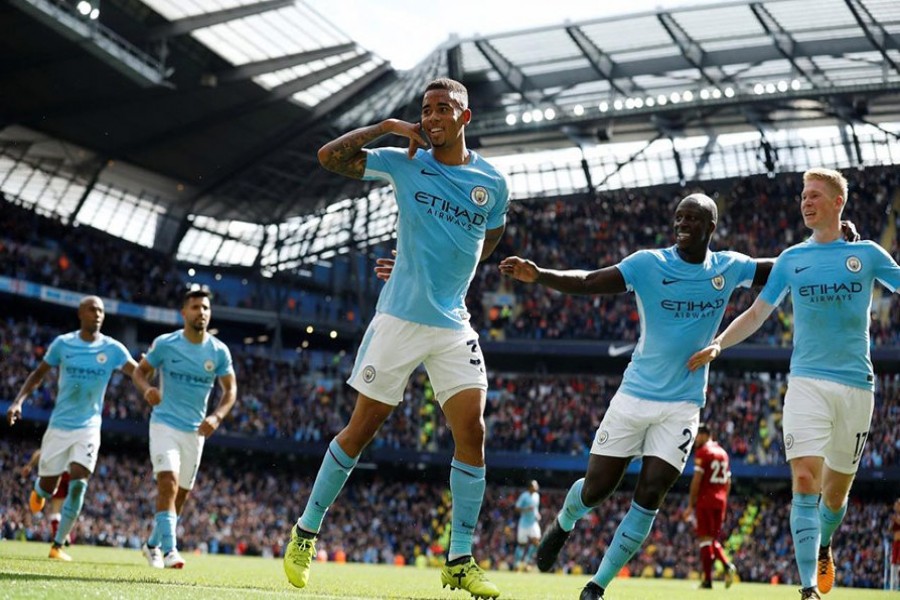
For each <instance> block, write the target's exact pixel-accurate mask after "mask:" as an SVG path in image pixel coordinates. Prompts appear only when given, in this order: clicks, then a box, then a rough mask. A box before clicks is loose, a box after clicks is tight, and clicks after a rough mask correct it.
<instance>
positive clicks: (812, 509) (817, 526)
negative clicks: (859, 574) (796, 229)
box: [688, 168, 900, 600]
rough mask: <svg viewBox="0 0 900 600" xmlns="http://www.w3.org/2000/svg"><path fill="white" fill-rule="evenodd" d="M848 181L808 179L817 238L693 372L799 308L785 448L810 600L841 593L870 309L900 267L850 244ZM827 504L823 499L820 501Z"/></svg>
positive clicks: (697, 360)
mask: <svg viewBox="0 0 900 600" xmlns="http://www.w3.org/2000/svg"><path fill="white" fill-rule="evenodd" d="M846 204H847V180H846V179H844V176H843V175H841V174H840V173H839V172H837V171H834V170H831V169H822V168H816V169H810V170H809V171H807V172H806V173H804V174H803V191H802V192H801V200H800V211H801V213H802V215H803V223H804V224H805V225H806V226H807V227H808V228H809V229H811V230H812V232H813V234H812V236H811V237H810V238H809V239H807V240H806V241H804V242H802V243H800V244H796V245H794V246H791V247H790V248H788V249H787V250H785V251H784V252H782V253H781V256H779V257H778V260H777V261H776V263H775V266H774V268H773V269H772V274H771V276H770V277H769V281H768V283H767V284H766V287H765V288H763V290H762V292H760V294H759V297H758V298H757V299H756V300H755V301H754V302H753V304H752V305H751V306H750V307H749V308H748V309H747V310H746V311H744V312H743V313H741V314H740V315H739V316H738V317H737V318H735V320H734V321H732V322H731V324H730V325H728V327H727V328H726V329H725V331H723V332H722V333H721V334H719V335H718V336H717V337H716V338H715V339H714V340H713V341H712V343H711V344H709V345H708V346H707V347H706V348H704V349H703V350H700V351H699V352H697V353H696V354H694V355H693V356H692V357H691V358H690V360H689V362H688V368H690V369H692V370H694V369H700V368H706V365H707V364H708V363H709V362H710V361H712V360H714V359H715V358H716V357H718V356H719V354H720V353H721V351H722V350H723V349H725V348H728V347H730V346H733V345H734V344H737V343H739V342H741V341H742V340H744V339H746V338H747V337H749V336H750V335H752V334H753V332H755V331H756V330H757V329H759V328H760V327H761V326H762V324H763V322H764V321H765V320H766V318H768V316H769V315H770V314H771V313H772V311H773V310H774V309H775V306H776V305H778V304H779V303H780V302H781V301H782V300H783V299H784V297H785V296H786V295H787V293H788V292H790V294H791V301H792V304H793V306H794V350H793V352H792V354H791V367H790V379H789V380H788V387H787V392H786V393H785V397H784V420H783V426H782V429H783V431H784V449H785V454H786V456H787V460H788V462H789V463H790V466H791V478H792V488H793V502H792V503H791V519H790V521H791V533H792V535H793V539H794V556H795V559H796V562H797V570H798V571H799V573H800V582H801V585H802V586H803V589H802V590H801V598H803V599H804V600H805V599H808V598H820V597H821V596H820V593H822V594H827V593H828V592H829V591H831V588H832V586H833V585H834V578H835V570H834V558H833V556H832V552H831V537H832V534H833V533H834V532H835V531H836V530H837V528H838V526H839V525H840V524H841V521H842V520H843V519H844V515H845V514H846V512H847V499H848V496H849V493H850V487H851V485H852V484H853V478H854V476H855V475H856V471H857V469H858V468H859V459H860V457H862V453H863V449H864V448H865V444H866V438H867V437H868V435H869V425H870V422H871V420H872V411H873V409H874V406H875V394H874V383H875V375H874V373H873V371H872V360H871V358H870V356H869V309H870V308H871V306H872V290H873V287H874V283H875V281H876V280H877V281H879V282H881V283H882V284H883V285H884V286H885V287H887V288H888V289H889V290H891V291H892V292H893V291H894V290H896V289H897V287H898V286H900V267H898V266H897V263H896V262H894V259H893V258H891V256H890V255H889V254H888V253H887V252H885V251H884V250H883V249H882V248H881V247H880V246H879V245H878V244H876V243H874V242H871V241H867V240H866V241H862V242H859V243H854V244H848V243H847V242H846V241H844V240H843V239H841V225H840V218H841V213H842V212H843V210H844V207H845V206H846ZM820 495H821V500H820Z"/></svg>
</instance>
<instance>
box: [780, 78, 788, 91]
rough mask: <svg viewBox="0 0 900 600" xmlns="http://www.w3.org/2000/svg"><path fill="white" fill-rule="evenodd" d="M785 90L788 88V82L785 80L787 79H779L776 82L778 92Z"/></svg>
mask: <svg viewBox="0 0 900 600" xmlns="http://www.w3.org/2000/svg"><path fill="white" fill-rule="evenodd" d="M787 90H788V82H787V81H784V80H782V81H779V82H778V91H779V92H786V91H787Z"/></svg>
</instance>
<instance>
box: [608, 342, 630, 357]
mask: <svg viewBox="0 0 900 600" xmlns="http://www.w3.org/2000/svg"><path fill="white" fill-rule="evenodd" d="M632 350H634V344H622V345H621V346H616V345H615V344H610V345H609V355H610V356H622V355H623V354H628V353H629V352H631V351H632Z"/></svg>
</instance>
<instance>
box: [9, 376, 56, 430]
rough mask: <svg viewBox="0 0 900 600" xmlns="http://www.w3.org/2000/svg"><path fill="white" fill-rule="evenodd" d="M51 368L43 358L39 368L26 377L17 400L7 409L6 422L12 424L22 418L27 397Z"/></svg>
mask: <svg viewBox="0 0 900 600" xmlns="http://www.w3.org/2000/svg"><path fill="white" fill-rule="evenodd" d="M50 369H51V367H50V365H49V364H47V363H46V362H45V361H43V360H42V361H41V362H40V363H39V364H38V366H37V368H35V370H34V371H32V372H31V373H29V374H28V377H26V378H25V383H23V384H22V389H20V390H19V393H18V394H16V398H15V400H13V401H12V404H10V405H9V408H8V409H7V410H6V422H7V423H9V425H10V426H13V425H15V424H16V421H18V420H19V419H21V418H22V405H23V404H25V399H26V398H28V396H30V395H31V393H32V392H33V391H34V390H36V389H37V387H38V386H39V385H41V382H42V381H43V380H44V376H45V375H47V373H49V372H50Z"/></svg>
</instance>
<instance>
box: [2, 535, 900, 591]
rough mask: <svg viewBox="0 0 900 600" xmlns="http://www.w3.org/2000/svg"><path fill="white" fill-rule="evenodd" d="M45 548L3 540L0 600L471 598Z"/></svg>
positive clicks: (371, 580) (329, 577) (500, 577)
mask: <svg viewBox="0 0 900 600" xmlns="http://www.w3.org/2000/svg"><path fill="white" fill-rule="evenodd" d="M48 550H49V544H44V543H35V542H31V543H28V542H11V541H6V540H4V541H0V598H40V599H44V598H51V599H52V598H61V599H65V600H73V599H75V598H128V599H131V598H135V599H140V598H146V599H151V598H152V599H159V598H166V599H169V600H189V599H194V598H197V599H200V598H202V599H204V600H206V599H209V598H216V599H217V600H219V599H228V598H240V599H242V600H246V599H251V598H298V599H303V600H307V599H308V600H313V599H335V600H337V599H341V600H354V599H358V598H360V599H361V598H417V599H418V598H422V599H429V600H430V599H434V600H440V599H446V600H454V599H456V600H467V599H468V598H469V595H468V594H467V593H465V592H462V591H459V590H457V591H454V592H451V591H450V589H449V588H447V589H446V590H445V589H442V588H441V585H440V573H439V571H438V570H437V569H433V568H432V569H417V568H415V567H394V566H384V565H380V566H373V565H358V564H346V565H339V564H334V563H316V564H313V569H312V574H311V576H310V582H309V586H308V587H307V588H305V589H303V590H298V589H295V588H293V587H291V585H290V584H289V583H288V582H287V579H285V577H284V573H283V572H282V569H281V560H280V559H266V558H253V557H237V556H220V555H217V556H209V555H192V554H186V555H185V560H186V561H187V565H186V567H185V569H184V570H182V571H174V570H172V571H163V570H156V569H151V568H150V567H148V566H147V563H146V562H144V558H143V556H142V555H141V553H140V552H139V551H137V550H121V549H115V548H98V547H92V546H78V545H76V546H72V547H71V548H70V549H69V554H70V555H71V556H72V557H73V558H74V559H75V560H74V562H71V563H60V562H56V561H51V560H49V559H48V558H47V552H48ZM490 577H491V579H492V581H494V582H495V583H496V584H497V585H498V586H499V587H500V590H501V596H500V597H501V598H504V599H509V600H513V599H522V600H538V599H552V598H570V599H576V598H578V594H579V592H580V590H581V588H582V587H583V586H584V584H585V582H586V581H587V579H588V578H587V577H586V576H568V575H557V574H552V575H545V574H540V573H510V572H493V571H492V572H491V573H490ZM606 595H607V598H608V600H664V599H665V600H670V599H678V598H685V599H689V600H702V599H703V598H710V599H712V598H721V599H723V600H759V599H761V598H762V599H765V600H781V599H785V600H787V599H790V600H797V599H798V598H799V597H800V595H799V594H798V592H797V588H796V587H794V586H773V585H762V584H751V583H737V584H735V585H734V586H733V587H732V588H731V589H730V590H728V591H727V592H726V590H725V589H724V586H723V585H722V584H721V583H717V589H714V590H713V591H712V592H710V591H707V590H698V589H697V582H692V581H673V580H661V579H620V580H616V581H615V582H614V583H613V584H612V585H611V586H610V589H609V591H608V592H607V594H606ZM896 597H897V596H896V594H891V593H889V592H878V591H870V590H856V589H841V588H835V589H834V590H833V591H832V592H831V593H830V594H828V596H827V598H828V600H876V599H879V598H883V599H884V600H888V599H890V598H896Z"/></svg>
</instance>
